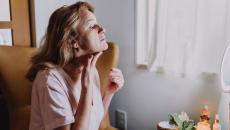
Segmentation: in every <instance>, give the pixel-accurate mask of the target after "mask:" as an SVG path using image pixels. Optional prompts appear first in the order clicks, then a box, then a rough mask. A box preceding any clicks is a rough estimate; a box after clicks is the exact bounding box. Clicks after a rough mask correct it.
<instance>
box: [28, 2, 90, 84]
mask: <svg viewBox="0 0 230 130" xmlns="http://www.w3.org/2000/svg"><path fill="white" fill-rule="evenodd" d="M81 9H87V10H89V11H90V12H92V13H93V12H94V8H93V6H92V5H90V4H89V3H87V2H82V1H80V2H76V3H75V4H73V5H70V6H63V7H61V8H58V9H57V10H55V11H54V12H53V14H52V15H51V17H50V19H49V24H48V27H47V31H46V34H45V36H44V40H43V41H44V44H43V46H42V48H41V50H40V51H39V52H38V53H37V54H36V55H34V56H33V57H32V58H31V63H32V65H31V68H30V69H29V71H28V73H27V75H26V77H27V78H28V79H29V80H31V81H33V80H34V79H35V77H36V74H37V73H38V71H39V70H41V69H46V68H54V67H55V66H61V67H63V66H64V65H66V64H67V63H69V62H70V61H71V60H72V59H73V56H74V52H73V47H72V43H73V42H74V40H76V39H77V37H78V32H77V26H78V19H79V12H80V10H81Z"/></svg>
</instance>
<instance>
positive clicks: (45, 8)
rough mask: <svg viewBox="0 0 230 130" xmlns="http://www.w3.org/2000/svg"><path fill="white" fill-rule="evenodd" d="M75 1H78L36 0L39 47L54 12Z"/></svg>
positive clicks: (36, 25)
mask: <svg viewBox="0 0 230 130" xmlns="http://www.w3.org/2000/svg"><path fill="white" fill-rule="evenodd" d="M75 1H76V0H34V8H35V29H36V44H37V47H39V46H40V42H41V39H42V37H43V36H44V34H45V32H46V27H47V26H48V21H49V17H50V15H51V14H52V12H53V11H54V10H55V9H57V8H59V7H61V6H63V5H69V4H72V3H74V2H75Z"/></svg>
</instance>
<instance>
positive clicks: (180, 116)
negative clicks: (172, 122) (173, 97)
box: [178, 112, 189, 121]
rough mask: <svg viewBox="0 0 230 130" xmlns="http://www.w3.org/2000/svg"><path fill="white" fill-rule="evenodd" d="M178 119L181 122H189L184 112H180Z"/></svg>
mask: <svg viewBox="0 0 230 130" xmlns="http://www.w3.org/2000/svg"><path fill="white" fill-rule="evenodd" d="M178 118H179V119H180V120H181V121H189V117H188V115H187V113H186V112H181V114H180V115H179V116H178Z"/></svg>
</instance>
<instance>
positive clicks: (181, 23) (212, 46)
mask: <svg viewBox="0 0 230 130" xmlns="http://www.w3.org/2000/svg"><path fill="white" fill-rule="evenodd" d="M135 6H136V13H135V14H136V35H135V38H136V40H135V41H136V64H138V65H147V66H148V68H149V70H151V71H156V72H164V73H171V74H174V75H179V76H182V77H184V76H197V75H200V74H204V73H205V74H208V75H209V74H211V75H212V74H216V73H219V70H220V63H221V59H222V55H223V52H224V49H225V47H226V44H227V41H228V40H229V36H228V35H229V33H228V32H229V31H228V30H229V25H228V23H229V22H228V21H227V19H228V17H229V14H230V13H229V7H228V6H229V2H228V0H218V1H216V0H210V1H199V0H173V1H171V0H146V1H143V0H136V3H135Z"/></svg>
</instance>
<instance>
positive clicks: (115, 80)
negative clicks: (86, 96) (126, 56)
mask: <svg viewBox="0 0 230 130" xmlns="http://www.w3.org/2000/svg"><path fill="white" fill-rule="evenodd" d="M108 79H109V83H108V87H107V91H106V92H107V93H109V94H114V93H116V92H117V91H118V90H120V89H121V88H122V87H123V85H124V77H123V74H122V72H121V70H120V69H117V68H112V69H111V70H110V72H109V77H108Z"/></svg>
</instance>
